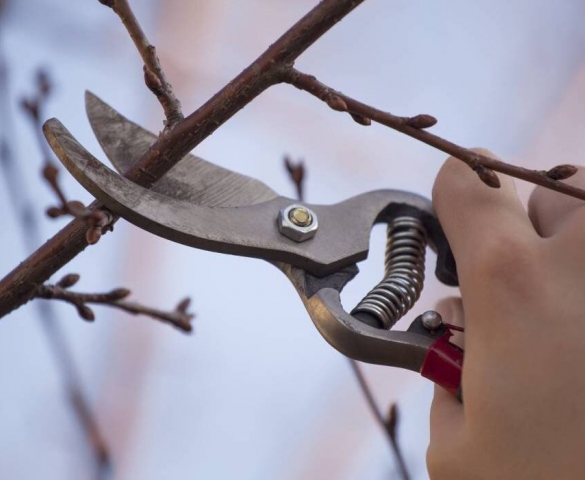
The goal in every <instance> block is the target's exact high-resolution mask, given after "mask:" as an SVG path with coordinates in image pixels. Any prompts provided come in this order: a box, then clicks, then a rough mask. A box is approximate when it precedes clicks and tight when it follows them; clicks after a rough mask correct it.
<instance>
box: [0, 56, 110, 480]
mask: <svg viewBox="0 0 585 480" xmlns="http://www.w3.org/2000/svg"><path fill="white" fill-rule="evenodd" d="M7 75H8V73H7V67H6V64H5V61H4V56H3V55H2V52H1V51H0V117H1V118H0V168H1V169H2V170H3V171H4V178H5V180H6V187H7V190H8V193H9V194H8V198H9V199H10V202H11V203H12V209H13V211H14V213H16V218H17V219H18V225H19V227H20V233H21V236H22V242H23V244H24V245H25V248H26V250H28V251H32V250H34V248H36V247H37V245H38V243H39V241H40V238H41V237H40V231H39V227H38V221H37V217H36V215H35V208H34V205H33V204H32V202H31V200H30V198H29V197H28V195H27V194H26V185H25V182H24V179H23V174H22V171H21V168H20V166H21V164H20V163H18V162H17V161H16V159H15V158H14V157H13V156H12V149H11V148H10V144H9V139H11V138H13V136H12V135H11V134H10V133H11V132H10V130H11V128H12V125H13V123H14V122H13V121H12V118H11V114H10V112H11V110H10V108H8V105H9V103H10V102H9V98H8V92H9V88H8V79H7ZM37 84H38V87H39V90H40V92H41V93H42V94H43V95H44V96H46V95H48V88H49V87H48V83H47V77H46V75H43V74H41V73H39V75H37ZM37 110H38V108H37ZM37 113H38V112H37ZM36 309H37V315H38V320H39V324H40V325H41V328H42V329H43V334H44V336H45V339H46V341H47V344H48V347H49V351H50V353H51V355H52V357H53V359H54V361H55V365H56V368H57V371H58V373H59V375H60V380H61V382H62V383H63V386H64V389H65V393H66V395H67V397H68V399H69V401H70V402H71V407H72V409H73V416H74V418H75V420H76V421H78V422H79V424H80V427H81V430H82V432H83V434H84V436H85V439H86V441H87V443H88V447H89V448H90V450H91V451H92V453H93V458H94V462H95V467H96V471H95V473H96V475H95V478H96V479H97V480H100V479H101V480H105V479H106V478H108V475H109V472H110V469H111V461H110V453H109V448H108V445H107V443H106V441H105V439H104V438H103V436H102V434H101V431H100V428H99V425H98V422H97V419H96V417H95V416H94V414H93V412H92V410H91V407H90V403H89V400H88V399H87V397H86V396H85V394H84V389H83V385H82V382H81V378H80V375H79V372H78V370H77V367H76V364H75V358H74V356H73V353H72V352H71V349H70V348H69V344H68V342H67V336H66V335H65V332H64V331H63V330H62V328H61V325H60V324H59V322H58V321H57V320H58V318H57V316H56V314H55V311H54V310H53V309H52V308H50V306H47V305H41V304H40V303H39V304H37V305H36Z"/></svg>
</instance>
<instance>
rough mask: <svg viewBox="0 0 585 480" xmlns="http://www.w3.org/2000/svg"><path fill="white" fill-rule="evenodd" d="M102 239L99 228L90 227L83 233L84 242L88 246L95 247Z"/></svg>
mask: <svg viewBox="0 0 585 480" xmlns="http://www.w3.org/2000/svg"><path fill="white" fill-rule="evenodd" d="M100 238H102V230H101V228H99V227H92V228H89V229H88V230H87V232H85V240H86V241H87V243H88V244H89V245H95V244H96V243H97V242H99V241H100Z"/></svg>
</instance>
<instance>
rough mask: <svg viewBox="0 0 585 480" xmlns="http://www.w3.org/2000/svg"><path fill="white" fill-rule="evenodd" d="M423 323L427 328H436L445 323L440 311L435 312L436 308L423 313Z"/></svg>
mask: <svg viewBox="0 0 585 480" xmlns="http://www.w3.org/2000/svg"><path fill="white" fill-rule="evenodd" d="M421 320H422V324H423V326H424V327H425V328H426V329H427V330H431V331H433V330H436V329H437V328H439V327H440V326H441V325H442V324H443V318H442V317H441V315H440V314H439V312H435V311H434V310H429V311H428V312H425V313H423V314H422V318H421Z"/></svg>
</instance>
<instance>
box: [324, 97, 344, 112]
mask: <svg viewBox="0 0 585 480" xmlns="http://www.w3.org/2000/svg"><path fill="white" fill-rule="evenodd" d="M327 105H329V107H330V108H332V109H333V110H336V111H338V112H347V103H345V100H343V98H341V97H340V96H339V95H331V96H330V97H329V98H328V99H327Z"/></svg>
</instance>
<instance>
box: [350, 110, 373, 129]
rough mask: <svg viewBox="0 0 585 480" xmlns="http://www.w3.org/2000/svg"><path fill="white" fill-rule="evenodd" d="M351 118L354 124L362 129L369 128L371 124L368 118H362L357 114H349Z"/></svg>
mask: <svg viewBox="0 0 585 480" xmlns="http://www.w3.org/2000/svg"><path fill="white" fill-rule="evenodd" d="M350 115H351V118H353V120H354V122H356V123H359V124H360V125H363V126H364V127H369V126H370V125H371V124H372V120H371V119H370V118H368V117H362V116H361V115H358V114H357V113H350Z"/></svg>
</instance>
